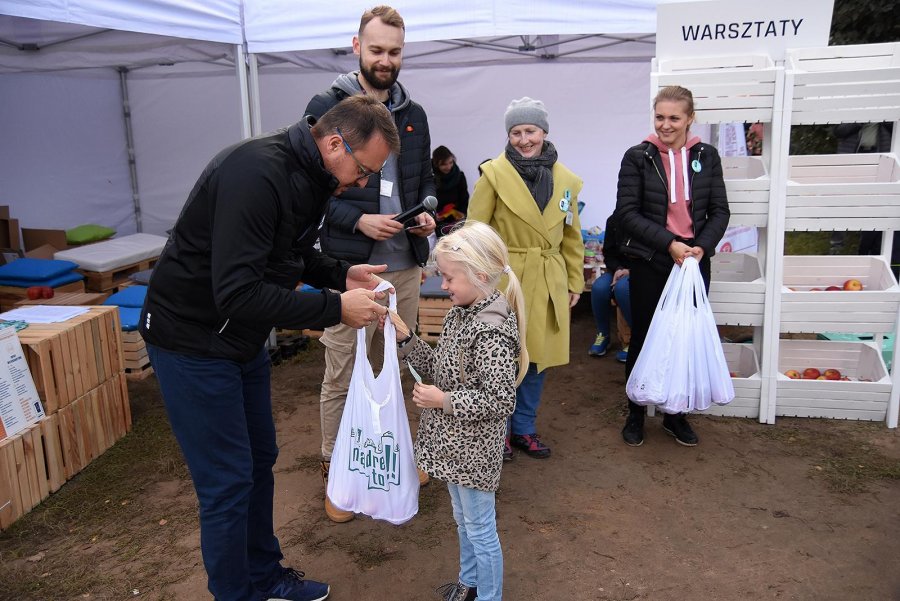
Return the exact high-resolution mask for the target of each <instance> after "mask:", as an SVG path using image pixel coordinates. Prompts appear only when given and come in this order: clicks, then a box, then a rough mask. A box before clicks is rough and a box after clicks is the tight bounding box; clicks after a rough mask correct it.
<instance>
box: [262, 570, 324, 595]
mask: <svg viewBox="0 0 900 601" xmlns="http://www.w3.org/2000/svg"><path fill="white" fill-rule="evenodd" d="M281 571H282V574H281V580H279V581H278V582H276V583H275V586H273V587H272V588H270V589H269V590H268V591H266V592H265V593H264V597H263V598H264V599H268V600H269V601H272V600H278V601H323V600H324V599H327V598H328V593H330V592H331V588H330V587H329V586H328V585H327V584H325V583H324V582H316V581H315V580H306V579H304V577H303V576H304V574H303V572H298V571H297V570H292V569H291V568H281Z"/></svg>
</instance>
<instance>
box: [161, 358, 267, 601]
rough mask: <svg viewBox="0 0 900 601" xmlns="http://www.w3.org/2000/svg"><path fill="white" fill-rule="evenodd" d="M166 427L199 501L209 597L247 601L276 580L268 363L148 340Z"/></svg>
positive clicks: (201, 540) (256, 359)
mask: <svg viewBox="0 0 900 601" xmlns="http://www.w3.org/2000/svg"><path fill="white" fill-rule="evenodd" d="M147 352H148V354H149V355H150V362H151V364H152V365H153V369H154V370H155V371H156V377H157V379H158V380H159V385H160V389H161V390H162V395H163V401H164V402H165V405H166V411H167V412H168V414H169V421H170V422H171V423H172V431H173V432H174V433H175V438H176V439H177V440H178V444H179V445H180V446H181V451H182V453H183V454H184V459H185V461H186V462H187V465H188V469H189V470H190V472H191V477H192V478H193V480H194V489H195V490H196V491H197V500H198V501H199V502H200V548H201V551H202V553H203V565H204V566H205V567H206V574H207V577H208V586H209V591H210V592H211V593H212V594H213V596H215V598H216V600H217V601H250V600H251V599H257V598H258V597H259V592H258V590H257V589H259V590H268V589H270V588H271V587H272V586H274V584H275V582H276V581H277V580H278V579H279V578H280V577H281V564H280V562H281V559H282V554H281V548H280V546H279V544H278V539H277V538H276V537H275V533H274V527H273V523H272V500H273V496H274V492H275V478H274V476H273V474H272V466H273V465H275V459H276V458H277V457H278V446H277V445H276V444H275V422H274V420H273V419H272V398H271V386H270V380H271V362H270V361H269V354H268V352H267V351H266V350H265V349H264V348H263V349H261V351H260V353H259V355H257V356H256V358H255V359H253V360H252V361H249V362H247V363H236V362H234V361H227V360H224V359H207V358H202V357H194V356H190V355H182V354H178V353H173V352H170V351H166V350H163V349H161V348H159V347H157V346H154V345H151V344H148V345H147Z"/></svg>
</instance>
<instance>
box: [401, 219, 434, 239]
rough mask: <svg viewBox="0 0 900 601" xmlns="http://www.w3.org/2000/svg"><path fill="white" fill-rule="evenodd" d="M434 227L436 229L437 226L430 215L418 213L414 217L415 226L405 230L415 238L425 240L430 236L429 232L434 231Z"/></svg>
mask: <svg viewBox="0 0 900 601" xmlns="http://www.w3.org/2000/svg"><path fill="white" fill-rule="evenodd" d="M435 227H437V224H436V223H435V222H434V218H433V217H432V216H431V215H429V214H428V213H420V214H418V215H416V224H415V225H412V226H410V227H408V228H407V229H408V230H409V232H410V233H412V234H415V235H416V236H421V237H422V238H427V237H428V236H430V235H431V232H433V231H434V228H435Z"/></svg>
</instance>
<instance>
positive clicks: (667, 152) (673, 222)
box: [645, 134, 700, 238]
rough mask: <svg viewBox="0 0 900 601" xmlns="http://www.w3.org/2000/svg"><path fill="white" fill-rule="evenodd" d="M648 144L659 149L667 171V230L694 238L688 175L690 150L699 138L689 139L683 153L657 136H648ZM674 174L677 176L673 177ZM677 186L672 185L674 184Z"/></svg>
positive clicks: (684, 236) (677, 234) (682, 150)
mask: <svg viewBox="0 0 900 601" xmlns="http://www.w3.org/2000/svg"><path fill="white" fill-rule="evenodd" d="M645 141H646V142H651V143H652V144H653V145H654V146H656V147H657V148H658V149H659V152H660V154H661V155H662V164H663V167H664V168H665V170H666V182H667V188H668V191H669V210H668V212H667V216H666V229H667V230H669V231H670V232H672V233H673V234H675V235H676V236H680V237H681V238H693V237H694V220H693V219H691V210H690V202H691V191H690V187H691V186H690V179H689V177H690V176H689V175H688V166H689V165H688V162H689V161H688V157H689V156H690V154H689V152H688V148H690V147H691V146H693V145H694V144H696V143H698V142H699V141H700V137H699V136H692V137H691V138H690V139H688V141H687V144H685V145H684V146H683V147H682V148H681V151H680V152H678V151H673V150H672V149H671V148H669V147H668V146H666V145H665V144H663V143H662V142H661V141H660V139H659V137H658V136H657V135H656V134H650V135H649V136H647V139H646V140H645ZM673 173H674V174H675V176H674V177H673ZM673 181H674V182H675V185H674V186H673V185H672V182H673Z"/></svg>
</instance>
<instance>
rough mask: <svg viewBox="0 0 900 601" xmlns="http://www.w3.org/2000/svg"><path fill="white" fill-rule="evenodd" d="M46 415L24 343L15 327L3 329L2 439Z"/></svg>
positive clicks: (0, 374)
mask: <svg viewBox="0 0 900 601" xmlns="http://www.w3.org/2000/svg"><path fill="white" fill-rule="evenodd" d="M43 417H44V408H43V407H42V406H41V399H40V397H38V393H37V389H36V388H35V387H34V380H33V379H32V378H31V372H30V371H29V370H28V363H26V362H25V353H24V352H22V344H21V343H20V342H19V337H18V336H16V329H15V328H13V327H4V328H0V440H3V439H4V438H6V437H8V436H14V435H16V434H18V433H19V432H21V431H22V430H24V429H25V428H27V427H28V426H30V425H31V424H33V423H34V422H36V421H38V420H40V419H41V418H43Z"/></svg>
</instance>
